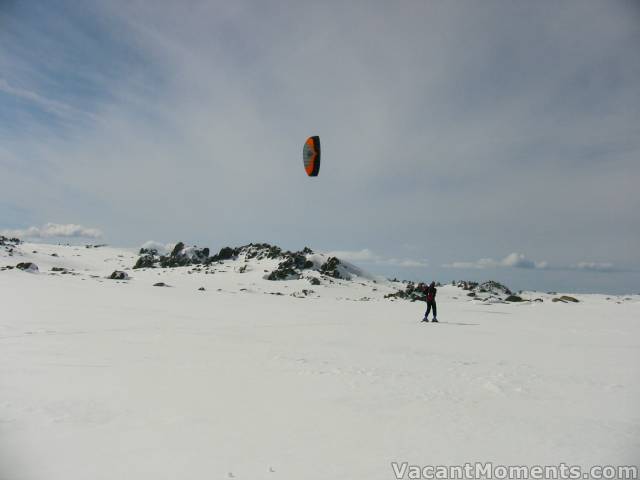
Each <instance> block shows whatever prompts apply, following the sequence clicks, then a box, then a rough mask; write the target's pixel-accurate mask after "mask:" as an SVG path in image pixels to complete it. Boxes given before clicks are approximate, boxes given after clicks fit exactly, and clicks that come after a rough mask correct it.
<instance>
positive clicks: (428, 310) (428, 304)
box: [424, 302, 431, 318]
mask: <svg viewBox="0 0 640 480" xmlns="http://www.w3.org/2000/svg"><path fill="white" fill-rule="evenodd" d="M430 311H431V302H427V313H425V314H424V318H429V312H430Z"/></svg>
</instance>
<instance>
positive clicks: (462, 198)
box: [0, 0, 640, 293]
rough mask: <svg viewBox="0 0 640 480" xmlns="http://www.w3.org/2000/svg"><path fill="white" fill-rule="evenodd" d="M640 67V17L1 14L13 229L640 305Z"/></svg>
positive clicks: (135, 7)
mask: <svg viewBox="0 0 640 480" xmlns="http://www.w3.org/2000/svg"><path fill="white" fill-rule="evenodd" d="M638 48H640V4H639V3H638V2H633V1H613V2H600V1H591V0H585V1H582V0H575V1H573V0H569V1H565V2H551V1H542V2H524V1H515V2H513V1H500V2H494V1H487V2H462V1H460V2H453V1H452V2H441V1H398V2H386V1H384V2H383V1H375V0H374V1H366V2H365V1H353V2H334V1H327V2H306V1H273V2H260V1H243V0H239V1H234V2H223V1H213V0H209V1H205V0H188V1H181V2H178V1H167V0H158V1H154V2H144V1H123V0H122V1H121V0H113V1H109V2H99V1H87V2H74V1H70V0H69V1H68V0H30V1H28V2H27V1H21V0H0V231H2V232H4V233H16V234H20V235H21V236H23V237H30V238H34V239H38V240H39V241H60V240H63V241H65V240H75V241H89V242H94V243H95V242H96V241H100V242H105V243H109V244H111V245H117V246H129V247H137V246H140V245H142V244H143V243H145V242H147V241H149V240H153V241H157V242H161V243H169V242H176V241H180V240H181V241H184V242H186V243H189V244H197V245H201V246H209V247H211V248H212V249H216V248H220V247H222V246H225V245H241V244H246V243H249V242H270V243H275V244H278V245H280V246H282V247H284V248H288V249H296V250H297V249H301V248H302V247H304V246H309V247H311V248H313V249H315V250H319V251H325V252H335V253H337V254H340V255H341V256H342V257H343V258H345V259H349V260H351V261H353V262H354V263H356V264H358V265H360V266H361V267H363V268H365V269H368V270H370V271H372V272H374V273H379V274H383V275H386V276H390V277H398V278H405V279H413V280H431V279H435V280H440V281H449V280H452V279H470V280H485V279H495V280H498V281H502V282H504V283H506V284H507V285H509V286H510V287H512V288H514V289H538V290H547V291H548V290H557V291H576V292H587V291H594V292H606V293H638V292H640V255H639V254H638V246H639V245H640V242H639V239H640V222H639V221H638V213H637V212H638V211H639V210H640V193H639V189H638V188H637V184H638V181H639V180H640V162H639V161H638V160H639V158H640V82H639V81H638V78H640V55H638ZM310 135H319V136H320V138H321V144H322V164H321V169H320V175H319V176H318V177H317V178H307V177H306V175H305V173H304V170H303V165H302V145H303V142H304V140H305V139H306V138H307V137H308V136H310Z"/></svg>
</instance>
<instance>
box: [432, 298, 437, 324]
mask: <svg viewBox="0 0 640 480" xmlns="http://www.w3.org/2000/svg"><path fill="white" fill-rule="evenodd" d="M432 303H433V319H434V320H435V319H436V318H438V314H437V313H436V311H437V310H436V301H435V300H434V301H433V302H432Z"/></svg>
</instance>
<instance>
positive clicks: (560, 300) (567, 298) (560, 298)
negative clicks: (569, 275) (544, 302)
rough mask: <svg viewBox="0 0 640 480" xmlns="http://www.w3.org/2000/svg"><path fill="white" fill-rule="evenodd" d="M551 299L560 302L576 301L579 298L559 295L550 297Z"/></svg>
mask: <svg viewBox="0 0 640 480" xmlns="http://www.w3.org/2000/svg"><path fill="white" fill-rule="evenodd" d="M551 301H552V302H562V303H578V302H579V301H580V300H578V299H577V298H574V297H570V296H569V295H562V296H561V297H554V298H552V299H551Z"/></svg>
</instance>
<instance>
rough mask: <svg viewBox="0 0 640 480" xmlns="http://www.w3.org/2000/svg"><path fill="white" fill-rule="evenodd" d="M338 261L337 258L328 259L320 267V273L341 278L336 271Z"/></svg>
mask: <svg viewBox="0 0 640 480" xmlns="http://www.w3.org/2000/svg"><path fill="white" fill-rule="evenodd" d="M339 265H340V260H339V259H338V258H337V257H329V259H328V260H327V261H326V262H325V263H323V264H322V266H320V273H322V274H323V275H327V276H328V277H333V278H342V276H341V275H340V272H339V271H338V266H339Z"/></svg>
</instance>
